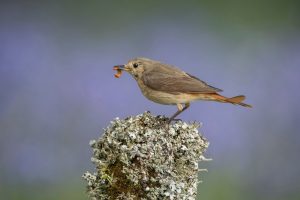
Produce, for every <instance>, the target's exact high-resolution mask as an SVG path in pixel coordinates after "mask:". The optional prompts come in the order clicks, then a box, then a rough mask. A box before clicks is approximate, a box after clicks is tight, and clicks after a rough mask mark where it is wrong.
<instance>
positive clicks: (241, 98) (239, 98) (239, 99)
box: [214, 94, 252, 108]
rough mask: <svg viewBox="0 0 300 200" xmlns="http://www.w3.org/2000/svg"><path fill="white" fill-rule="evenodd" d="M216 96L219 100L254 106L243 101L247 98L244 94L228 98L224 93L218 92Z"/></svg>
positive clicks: (249, 106)
mask: <svg viewBox="0 0 300 200" xmlns="http://www.w3.org/2000/svg"><path fill="white" fill-rule="evenodd" d="M214 97H215V98H216V100H217V101H221V102H227V103H232V104H235V105H240V106H244V107H248V108H252V106H251V105H249V104H245V103H243V102H242V101H244V100H245V98H246V97H245V96H244V95H239V96H235V97H231V98H227V97H224V96H222V95H219V94H216V95H214Z"/></svg>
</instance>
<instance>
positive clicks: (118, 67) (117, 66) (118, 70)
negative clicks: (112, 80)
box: [113, 65, 125, 78]
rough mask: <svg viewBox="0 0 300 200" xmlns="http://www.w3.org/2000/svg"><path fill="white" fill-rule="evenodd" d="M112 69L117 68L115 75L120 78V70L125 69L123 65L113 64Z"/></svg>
mask: <svg viewBox="0 0 300 200" xmlns="http://www.w3.org/2000/svg"><path fill="white" fill-rule="evenodd" d="M113 70H117V73H116V74H115V77H116V78H120V77H121V75H122V70H125V65H116V66H114V68H113Z"/></svg>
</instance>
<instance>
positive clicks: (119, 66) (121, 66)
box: [114, 65, 127, 71]
mask: <svg viewBox="0 0 300 200" xmlns="http://www.w3.org/2000/svg"><path fill="white" fill-rule="evenodd" d="M118 69H119V70H125V71H127V69H126V67H125V65H116V66H114V70H118Z"/></svg>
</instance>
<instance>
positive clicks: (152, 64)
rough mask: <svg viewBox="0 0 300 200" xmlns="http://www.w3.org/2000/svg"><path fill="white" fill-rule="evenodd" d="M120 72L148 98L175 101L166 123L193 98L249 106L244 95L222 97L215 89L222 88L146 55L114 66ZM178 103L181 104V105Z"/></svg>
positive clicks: (164, 102) (119, 74) (171, 102)
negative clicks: (173, 108)
mask: <svg viewBox="0 0 300 200" xmlns="http://www.w3.org/2000/svg"><path fill="white" fill-rule="evenodd" d="M114 70H117V71H118V73H117V74H116V75H115V77H117V78H119V77H120V76H121V71H122V70H124V71H127V72H128V73H129V74H131V75H132V76H133V78H134V79H135V80H136V81H137V83H138V85H139V87H140V89H141V91H142V93H143V95H144V96H145V97H147V98H148V99H149V100H151V101H154V102H156V103H159V104H165V105H177V108H178V111H177V112H176V113H175V114H174V115H173V116H172V117H171V118H170V119H169V121H168V122H169V123H170V122H171V121H172V120H174V119H175V117H177V116H178V115H179V114H180V113H181V112H183V111H184V110H186V109H187V108H188V107H189V106H190V102H192V101H195V100H208V101H217V102H222V103H231V104H235V105H241V106H244V107H251V105H248V104H245V103H243V102H242V101H243V100H245V96H244V95H239V96H235V97H232V98H227V97H224V96H222V95H220V94H218V92H222V90H220V89H218V88H215V87H213V86H210V85H208V84H207V83H205V82H204V81H201V80H200V79H199V78H197V77H195V76H193V75H190V74H188V73H186V72H184V71H182V70H180V69H178V68H177V67H174V66H171V65H168V64H164V63H161V62H159V61H155V60H151V59H148V58H135V59H132V60H130V61H129V62H128V63H127V64H126V65H117V66H115V67H114ZM182 104H185V106H184V107H183V105H182Z"/></svg>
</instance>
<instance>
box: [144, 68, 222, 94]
mask: <svg viewBox="0 0 300 200" xmlns="http://www.w3.org/2000/svg"><path fill="white" fill-rule="evenodd" d="M142 81H143V83H144V84H145V85H146V86H148V87H150V88H151V89H153V90H158V91H163V92H168V93H216V92H220V91H222V90H220V89H218V88H215V87H212V86H210V85H208V84H206V83H205V82H204V81H201V80H200V79H198V78H196V77H194V76H192V75H189V74H187V73H185V72H183V71H181V70H179V69H177V68H173V67H169V66H166V67H159V68H157V67H156V68H153V69H152V70H150V71H147V70H146V71H145V72H144V73H143V76H142Z"/></svg>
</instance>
